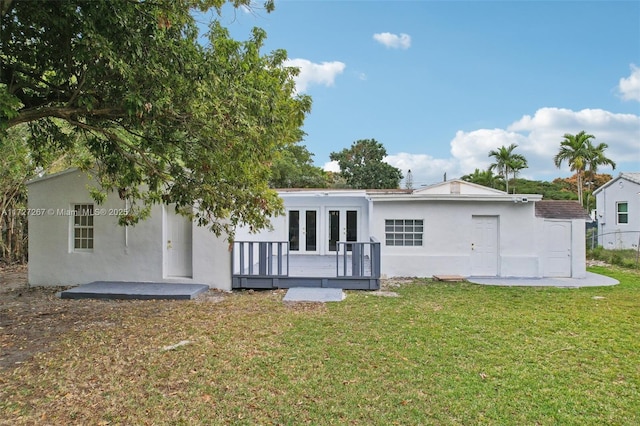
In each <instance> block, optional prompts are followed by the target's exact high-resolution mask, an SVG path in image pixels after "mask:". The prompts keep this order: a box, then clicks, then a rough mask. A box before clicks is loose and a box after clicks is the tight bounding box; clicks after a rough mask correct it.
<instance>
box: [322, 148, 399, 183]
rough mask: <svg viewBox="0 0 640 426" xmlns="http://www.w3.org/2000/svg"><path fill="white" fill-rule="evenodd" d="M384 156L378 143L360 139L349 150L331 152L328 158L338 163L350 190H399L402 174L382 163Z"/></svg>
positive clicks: (383, 150) (385, 151) (384, 151)
mask: <svg viewBox="0 0 640 426" xmlns="http://www.w3.org/2000/svg"><path fill="white" fill-rule="evenodd" d="M386 155H387V150H386V149H385V148H384V146H383V145H382V144H381V143H380V142H378V141H376V140H375V139H360V140H357V141H355V142H354V143H353V144H352V145H351V148H345V149H343V150H342V151H340V152H332V153H331V154H330V156H329V158H330V159H331V160H332V161H337V162H338V164H339V166H340V174H341V175H342V176H343V177H344V179H345V180H346V181H347V184H348V185H349V186H350V187H351V188H358V189H375V188H385V189H390V188H399V187H400V181H401V180H402V178H403V176H402V172H401V171H400V169H397V168H396V167H393V166H392V165H390V164H388V163H385V162H384V161H383V159H384V157H386Z"/></svg>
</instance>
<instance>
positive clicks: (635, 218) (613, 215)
mask: <svg viewBox="0 0 640 426" xmlns="http://www.w3.org/2000/svg"><path fill="white" fill-rule="evenodd" d="M593 195H594V196H595V197H596V220H597V222H598V245H600V246H602V247H604V248H605V249H637V248H638V244H640V172H636V173H620V174H619V175H618V177H616V178H614V179H611V180H610V181H609V182H607V183H605V184H604V185H602V186H601V187H600V188H598V189H596V190H595V191H593Z"/></svg>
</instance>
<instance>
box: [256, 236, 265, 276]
mask: <svg viewBox="0 0 640 426" xmlns="http://www.w3.org/2000/svg"><path fill="white" fill-rule="evenodd" d="M258 275H263V276H264V275H267V243H265V242H260V243H258Z"/></svg>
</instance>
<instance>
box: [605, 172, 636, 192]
mask: <svg viewBox="0 0 640 426" xmlns="http://www.w3.org/2000/svg"><path fill="white" fill-rule="evenodd" d="M621 179H625V180H628V181H629V182H633V183H635V184H638V185H640V172H627V173H620V174H619V175H618V176H617V177H615V178H613V179H611V180H610V181H609V182H607V183H605V184H604V185H602V186H601V187H600V188H598V189H596V190H595V191H593V195H597V194H599V193H600V192H601V191H602V190H604V189H605V188H608V187H609V186H611V185H613V184H614V183H616V182H618V181H619V180H621Z"/></svg>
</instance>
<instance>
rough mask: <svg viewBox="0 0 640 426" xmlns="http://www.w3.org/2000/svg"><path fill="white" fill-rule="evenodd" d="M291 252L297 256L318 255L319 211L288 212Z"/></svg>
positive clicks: (293, 210) (292, 210)
mask: <svg viewBox="0 0 640 426" xmlns="http://www.w3.org/2000/svg"><path fill="white" fill-rule="evenodd" d="M287 221H288V228H289V251H290V252H291V253H296V254H316V253H318V211H317V210H315V209H295V208H293V209H290V210H288V211H287Z"/></svg>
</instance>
